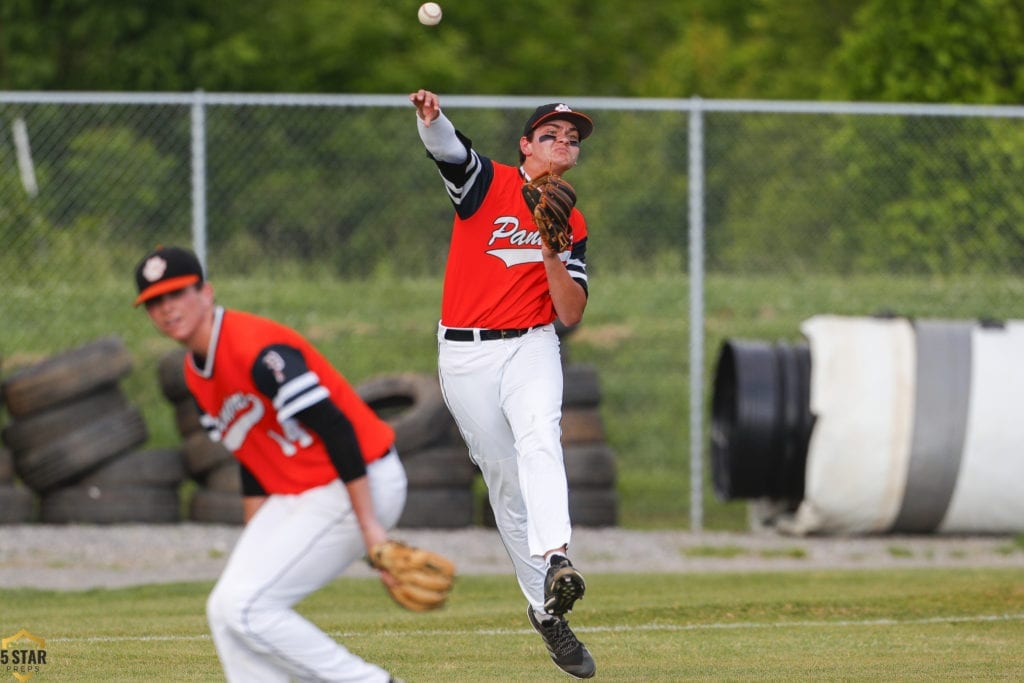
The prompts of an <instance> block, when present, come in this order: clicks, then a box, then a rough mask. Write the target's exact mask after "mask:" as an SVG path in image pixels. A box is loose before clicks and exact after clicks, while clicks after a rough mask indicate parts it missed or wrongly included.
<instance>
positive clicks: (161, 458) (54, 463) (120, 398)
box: [2, 336, 182, 524]
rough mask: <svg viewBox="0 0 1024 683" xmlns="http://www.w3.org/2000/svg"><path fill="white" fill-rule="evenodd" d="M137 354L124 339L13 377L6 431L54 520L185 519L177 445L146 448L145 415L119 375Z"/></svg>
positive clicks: (8, 382) (44, 514) (42, 512)
mask: <svg viewBox="0 0 1024 683" xmlns="http://www.w3.org/2000/svg"><path fill="white" fill-rule="evenodd" d="M131 368H132V358H131V355H130V353H129V352H128V350H127V348H126V347H125V345H124V342H123V341H122V340H121V339H120V337H117V336H110V337H104V338H101V339H98V340H96V341H93V342H91V343H88V344H85V345H83V346H80V347H77V348H73V349H71V350H68V351H65V352H62V353H59V354H57V355H54V356H52V357H50V358H47V359H46V360H43V361H42V362H39V363H37V364H34V365H31V366H28V367H26V368H23V369H21V370H19V371H17V372H16V373H14V374H12V375H10V376H9V377H7V378H6V379H5V380H4V382H3V384H2V390H3V395H4V400H5V403H6V408H7V412H8V414H9V415H10V417H11V421H10V423H8V424H7V425H6V426H5V427H4V428H3V430H2V436H3V441H4V444H5V445H6V446H7V448H9V449H10V454H11V461H12V465H13V469H14V472H15V473H16V474H17V476H18V477H19V478H20V480H21V481H22V483H24V484H25V486H27V487H28V488H29V489H31V490H32V491H34V492H35V493H36V494H38V495H39V497H40V501H39V521H41V522H44V523H51V524H67V523H95V524H114V523H127V522H140V523H170V522H177V521H178V520H179V516H180V514H179V498H178V487H179V485H180V483H181V480H182V464H181V454H180V452H178V451H177V450H173V449H170V450H167V449H164V450H139V447H140V446H141V445H142V444H144V443H145V442H146V440H147V438H148V436H149V435H148V431H147V429H146V425H145V422H144V420H143V417H142V413H141V411H140V410H139V409H138V408H137V407H135V406H133V405H131V404H130V402H129V401H128V399H127V397H126V396H125V394H124V392H123V391H122V389H121V387H120V380H121V379H122V378H123V377H124V376H126V375H127V374H128V373H129V372H130V371H131Z"/></svg>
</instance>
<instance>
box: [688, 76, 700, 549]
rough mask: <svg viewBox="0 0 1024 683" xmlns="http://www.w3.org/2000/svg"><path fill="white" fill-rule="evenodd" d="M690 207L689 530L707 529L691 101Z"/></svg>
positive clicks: (695, 129) (696, 141)
mask: <svg viewBox="0 0 1024 683" xmlns="http://www.w3.org/2000/svg"><path fill="white" fill-rule="evenodd" d="M690 101H691V102H692V103H693V106H692V108H691V109H690V117H689V118H690V125H689V134H688V136H687V145H688V148H689V159H690V169H689V176H690V177H689V179H688V182H687V187H688V193H689V207H690V249H689V251H690V529H691V530H692V531H700V530H701V529H703V528H704V110H703V104H702V101H701V98H700V97H696V96H694V97H692V98H690Z"/></svg>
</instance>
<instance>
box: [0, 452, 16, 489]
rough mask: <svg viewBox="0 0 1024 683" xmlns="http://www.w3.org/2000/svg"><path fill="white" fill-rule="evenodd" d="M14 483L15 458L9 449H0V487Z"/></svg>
mask: <svg viewBox="0 0 1024 683" xmlns="http://www.w3.org/2000/svg"><path fill="white" fill-rule="evenodd" d="M12 481H14V457H13V456H12V455H11V451H10V449H8V448H3V447H0V486H3V485H4V484H10V483H11V482H12Z"/></svg>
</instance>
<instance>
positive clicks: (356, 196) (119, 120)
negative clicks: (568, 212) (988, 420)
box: [0, 92, 1024, 527]
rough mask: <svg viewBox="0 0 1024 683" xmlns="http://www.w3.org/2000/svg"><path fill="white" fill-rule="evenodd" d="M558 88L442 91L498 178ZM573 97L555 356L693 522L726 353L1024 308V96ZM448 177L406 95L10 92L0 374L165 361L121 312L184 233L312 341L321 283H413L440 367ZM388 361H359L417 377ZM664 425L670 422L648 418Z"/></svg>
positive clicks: (325, 289) (1, 231)
mask: <svg viewBox="0 0 1024 683" xmlns="http://www.w3.org/2000/svg"><path fill="white" fill-rule="evenodd" d="M551 99H552V98H532V97H531V98H528V97H469V96H454V97H446V98H442V103H443V105H444V107H445V111H446V113H447V114H448V115H449V117H450V118H451V119H452V120H453V121H454V122H455V124H456V126H457V127H458V128H459V129H460V130H462V131H464V132H465V133H466V134H467V135H468V136H469V137H471V138H472V139H473V142H474V146H475V147H476V148H477V149H478V150H480V151H481V153H483V154H485V155H487V156H491V157H493V158H495V159H497V160H499V161H505V162H510V163H514V162H515V159H516V156H517V140H518V138H519V135H520V133H521V127H522V122H523V121H524V120H525V118H526V117H527V116H528V115H529V113H530V112H531V111H532V110H533V108H534V107H535V106H537V105H538V104H540V103H543V102H546V101H551ZM571 104H572V105H573V106H574V107H576V108H578V109H581V110H583V111H587V112H588V113H591V114H592V115H593V116H594V118H595V120H596V123H597V127H596V132H595V135H594V136H593V137H592V138H590V139H588V140H587V142H586V143H585V145H584V149H583V155H582V158H581V163H580V166H579V167H578V168H577V169H576V170H574V171H573V173H572V178H571V180H572V182H573V183H574V185H576V186H577V188H578V189H579V192H580V197H581V201H580V206H581V208H582V209H583V211H584V213H585V214H586V216H587V219H588V223H589V228H590V234H591V240H590V243H591V252H590V254H589V255H588V256H589V262H590V268H591V282H592V292H593V293H594V296H593V299H594V301H592V303H591V308H590V310H589V311H588V316H587V320H585V321H584V323H583V325H581V327H580V330H579V331H578V332H574V333H573V334H574V335H578V341H571V342H570V346H571V348H573V349H574V350H576V348H578V349H579V353H580V355H581V358H583V359H584V360H586V361H588V362H593V363H595V364H597V365H598V367H599V369H600V370H602V371H605V369H606V368H607V372H608V373H609V375H611V374H614V373H616V372H617V373H619V375H620V376H621V378H622V379H623V381H619V380H618V379H616V380H615V381H613V382H610V383H609V384H610V390H611V392H612V395H611V396H610V397H609V399H610V403H609V405H608V407H607V408H606V410H605V416H606V419H607V421H608V423H609V425H608V431H609V438H610V439H611V440H612V442H613V444H614V445H615V446H616V448H617V450H618V451H620V452H621V453H623V458H624V462H629V465H628V466H635V467H645V468H650V469H652V470H655V471H656V470H658V469H659V468H660V469H663V470H664V471H666V472H682V473H683V474H681V475H680V479H679V480H678V481H672V483H671V485H672V486H676V485H677V484H678V483H680V482H683V481H690V480H692V481H693V482H695V483H694V484H693V485H692V486H690V490H689V492H683V491H681V492H679V493H681V494H682V496H681V497H682V498H683V499H686V500H687V501H688V503H689V513H688V516H689V521H690V523H691V525H692V526H695V527H699V526H701V525H702V524H703V523H704V520H703V517H704V510H705V506H704V502H703V500H702V498H703V491H704V489H705V488H706V483H705V480H706V477H705V476H704V474H703V462H704V460H705V458H704V457H694V458H691V457H690V453H691V452H692V453H696V454H699V455H701V456H706V453H705V451H706V446H705V445H704V443H703V442H704V425H705V424H706V422H707V416H706V413H707V411H706V409H705V405H706V403H707V394H708V391H709V388H708V385H709V382H708V377H709V375H710V374H711V373H712V372H713V369H714V368H713V364H714V360H715V351H716V349H717V347H718V345H719V344H720V343H721V342H722V340H724V339H726V338H728V337H734V336H755V337H767V338H769V339H772V338H787V337H788V338H794V337H796V336H797V335H798V327H797V326H798V323H799V321H800V320H801V319H803V318H805V317H808V316H810V315H813V314H816V313H823V312H835V313H843V314H872V313H877V312H879V311H883V310H884V311H890V312H895V313H898V314H903V315H911V316H936V317H986V316H990V317H1003V318H1006V317H1015V316H1019V312H1020V306H1019V304H1018V301H1019V299H1020V295H1021V294H1022V293H1024V292H1022V289H1024V288H1022V286H1021V278H1020V275H1021V274H1022V272H1024V192H1022V189H1021V184H1020V178H1021V177H1022V170H1024V122H1022V119H1024V108H1020V107H964V106H948V107H947V106H903V105H853V104H839V103H836V104H829V103H786V102H728V101H710V100H709V101H704V100H700V99H691V100H628V99H609V98H575V99H573V101H572V102H571ZM440 182H441V181H440V179H439V177H438V175H437V173H436V171H435V169H434V167H433V164H432V163H431V162H430V161H429V160H428V159H426V158H425V153H424V151H423V149H422V146H421V145H420V142H419V139H418V137H417V135H416V131H415V122H414V111H413V109H412V107H411V105H410V104H409V103H408V100H407V98H406V97H405V96H402V95H393V96H392V95H382V96H336V97H322V96H272V95H268V96H243V95H228V94H215V93H202V92H197V93H192V94H107V93H27V92H26V93H15V92H4V93H0V238H2V244H3V245H4V248H3V249H2V250H0V268H2V271H0V272H2V273H3V296H2V297H0V325H2V330H3V332H2V334H0V354H2V356H3V364H4V366H3V367H4V370H8V369H10V368H16V367H18V366H19V365H21V364H24V363H26V362H30V361H32V360H34V359H37V358H40V357H42V356H44V355H46V354H48V353H53V352H56V351H59V350H62V349H67V348H69V347H72V346H74V345H76V344H80V343H83V342H86V341H88V340H90V339H93V338H96V337H98V336H102V335H105V334H110V333H118V334H122V335H124V336H125V337H126V338H127V340H128V344H129V346H130V348H132V349H133V351H134V352H136V353H137V354H138V356H139V357H140V358H141V359H144V360H143V362H142V364H143V366H145V367H146V368H147V370H146V371H147V372H148V368H149V367H150V366H151V365H152V363H154V362H155V361H154V360H153V359H154V358H155V356H156V355H157V353H158V352H159V351H162V350H164V349H166V348H167V346H166V345H163V344H161V342H160V341H159V340H157V341H154V340H153V337H154V336H155V335H153V334H152V332H151V330H149V329H148V328H147V327H146V325H147V324H148V323H146V322H145V321H144V320H143V318H144V316H141V314H138V312H136V311H132V310H131V308H130V306H129V305H128V302H129V301H130V300H131V298H132V297H133V295H134V292H133V285H132V280H131V272H132V268H133V266H134V264H135V263H136V261H137V260H138V258H139V257H140V255H141V254H143V253H144V252H145V251H146V250H148V249H150V248H152V247H153V246H154V245H156V244H160V243H162V244H170V243H178V244H189V245H192V246H194V247H195V248H196V249H197V251H198V252H199V253H200V255H201V257H202V258H203V260H204V262H205V263H206V265H207V267H208V270H209V272H210V275H211V279H212V280H213V281H214V282H215V283H216V282H225V283H228V285H229V291H231V292H232V293H233V294H237V295H238V296H236V297H232V299H233V300H232V301H228V302H227V303H228V305H238V307H242V308H249V309H250V310H257V309H259V306H258V303H259V302H261V301H263V300H264V299H265V300H268V301H269V300H272V299H273V298H274V297H275V296H276V295H277V294H279V292H278V293H275V285H276V284H279V283H285V282H292V281H296V280H297V281H305V282H308V283H309V286H308V288H307V290H306V291H305V293H304V294H301V295H298V294H293V295H289V296H292V298H294V299H295V300H294V301H293V302H292V305H291V308H290V310H294V312H295V313H294V316H295V317H294V318H293V319H286V322H290V323H292V324H295V325H297V326H299V327H301V328H303V329H304V331H306V332H307V333H310V330H311V328H314V327H316V326H317V325H320V326H326V328H327V329H328V331H327V332H326V333H325V334H327V335H328V336H329V335H330V334H331V333H332V332H331V330H334V331H335V332H336V331H337V330H338V329H344V325H341V324H340V323H337V322H335V323H332V322H331V321H330V320H329V319H325V318H321V317H316V318H315V319H314V318H313V317H309V316H304V315H303V313H302V310H303V306H304V305H305V303H308V302H311V301H320V300H323V299H325V298H326V299H330V298H331V297H332V296H333V294H332V287H336V288H344V287H345V283H349V284H353V283H362V284H363V285H364V286H365V285H366V283H378V284H380V286H381V287H382V288H385V289H386V288H387V287H388V285H387V284H385V283H389V282H392V283H394V282H411V283H415V284H414V288H415V289H417V290H421V289H427V290H430V291H429V292H428V293H429V296H428V297H426V298H425V300H426V301H428V302H429V304H428V305H427V307H428V309H429V310H426V311H425V312H423V313H422V319H418V320H417V322H416V323H415V325H416V326H420V327H425V328H426V329H424V330H420V331H419V332H418V333H417V334H420V336H419V337H416V339H418V341H417V342H416V343H417V344H419V343H420V341H425V343H426V346H427V351H426V353H425V355H424V357H427V356H430V355H431V353H430V351H431V350H430V348H429V347H430V339H431V334H432V331H433V330H432V329H431V326H430V323H429V322H423V321H430V320H436V311H437V310H439V301H438V298H439V291H440V286H439V283H440V277H441V274H442V271H443V265H444V259H445V255H446V252H447V240H448V232H449V230H450V227H451V207H450V205H449V203H448V200H447V198H446V196H445V195H444V193H443V191H442V189H441V185H440ZM324 283H332V284H330V285H325V284H324ZM353 287H354V285H353ZM386 296H387V295H385V298H386ZM397 296H403V297H404V296H405V295H397ZM239 300H241V301H239ZM392 301H394V300H392ZM243 302H244V304H243ZM396 305H397V302H396ZM387 307H388V304H387V302H385V303H384V304H383V305H382V306H381V307H380V309H379V313H377V314H371V315H379V317H380V319H381V320H382V321H384V320H389V314H388V312H387V311H386V309H387ZM133 313H135V314H136V315H135V316H133V315H132V314H133ZM140 316H141V317H140ZM345 316H346V312H345V311H344V310H338V311H337V317H338V318H342V319H343V318H345ZM329 317H330V316H327V318H329ZM638 321H643V322H638ZM382 324H383V323H382ZM332 325H334V327H332ZM339 325H340V327H339ZM314 336H315V335H314ZM570 339H572V338H570ZM573 345H575V346H573ZM371 351H372V349H371ZM411 358H412V356H410V359H411ZM399 362H400V361H399ZM413 362H415V363H419V364H421V365H422V363H423V361H413V360H410V363H413ZM147 364H148V365H147ZM341 365H342V367H343V368H344V367H345V363H341ZM395 365H396V362H395V358H394V357H387V356H383V355H382V356H381V357H380V358H379V359H376V358H373V359H371V360H370V361H368V362H367V364H365V365H363V366H360V372H362V373H364V374H369V373H372V372H385V371H401V370H406V369H422V368H420V367H417V368H404V367H395ZM687 386H689V391H687V389H686V387H687ZM648 389H649V390H650V392H648ZM649 393H651V394H654V395H656V396H657V397H659V398H657V399H655V400H656V401H657V402H658V403H659V405H657V406H654V407H652V406H651V405H648V402H649V401H651V398H650V396H649V395H648V394H649ZM659 410H661V411H668V412H670V413H671V414H672V415H674V419H671V420H668V421H663V422H657V421H654V420H646V421H645V416H646V415H647V414H649V413H651V412H652V411H653V412H658V411H659ZM626 422H629V425H628V426H627V425H626V424H625V423H626ZM634 452H636V453H635V454H634ZM629 458H634V459H633V460H631V461H630V460H628V459H629ZM687 463H689V468H687ZM626 467H627V466H626V465H624V469H625V468H626ZM687 469H689V472H688V473H687V472H686V470H687Z"/></svg>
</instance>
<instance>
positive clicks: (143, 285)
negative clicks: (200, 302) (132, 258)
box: [135, 246, 203, 306]
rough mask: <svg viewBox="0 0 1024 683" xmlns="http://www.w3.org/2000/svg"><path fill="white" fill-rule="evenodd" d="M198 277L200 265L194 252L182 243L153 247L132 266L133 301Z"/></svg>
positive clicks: (191, 282) (185, 284) (199, 279)
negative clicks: (134, 286)
mask: <svg viewBox="0 0 1024 683" xmlns="http://www.w3.org/2000/svg"><path fill="white" fill-rule="evenodd" d="M202 281H203V266H202V265H200V263H199V259H198V258H196V255H195V254H194V253H192V252H191V251H189V250H188V249H184V248H182V247H163V246H161V247H157V248H156V249H154V250H153V251H151V252H149V253H148V254H146V255H145V256H144V257H143V258H142V260H141V261H139V265H137V266H135V284H136V285H138V287H139V295H138V296H137V297H135V305H136V306H138V305H139V304H141V303H144V302H146V301H149V300H150V299H155V298H156V297H158V296H161V295H163V294H167V293H168V292H176V291H178V290H179V289H185V288H186V287H188V286H189V285H194V284H198V283H200V282H202Z"/></svg>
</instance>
